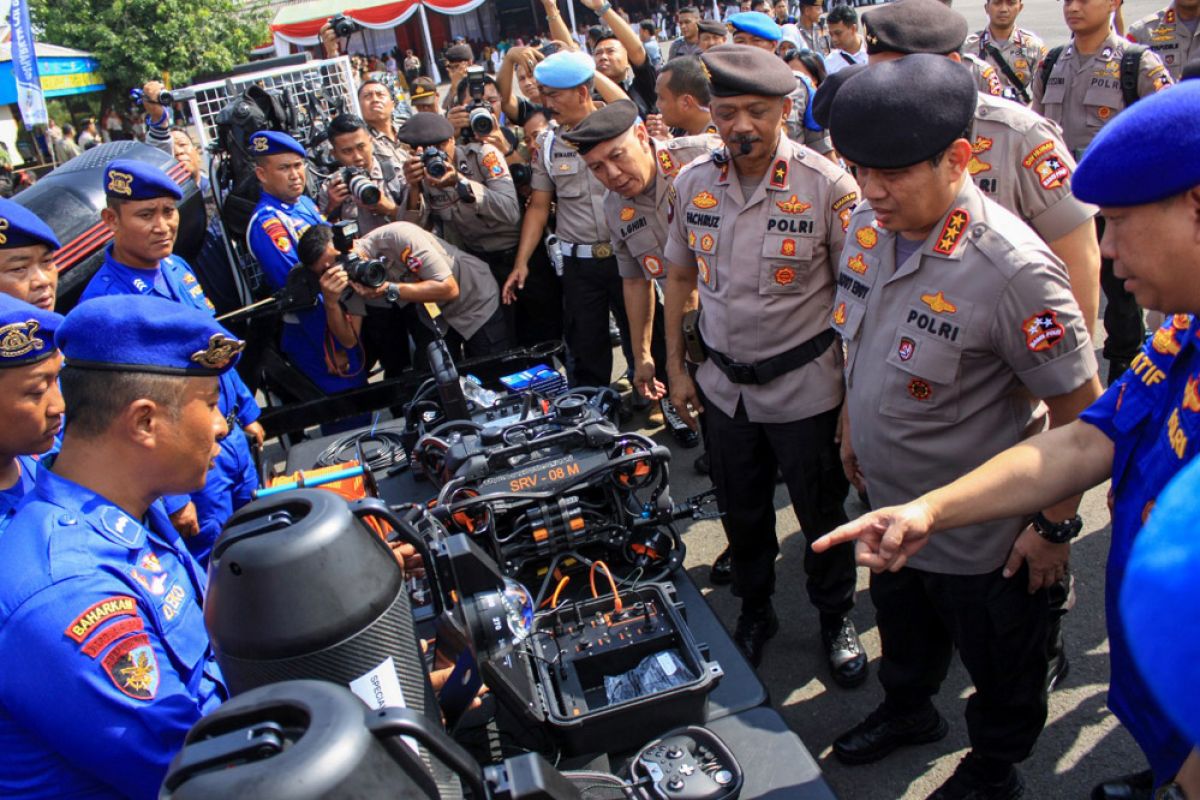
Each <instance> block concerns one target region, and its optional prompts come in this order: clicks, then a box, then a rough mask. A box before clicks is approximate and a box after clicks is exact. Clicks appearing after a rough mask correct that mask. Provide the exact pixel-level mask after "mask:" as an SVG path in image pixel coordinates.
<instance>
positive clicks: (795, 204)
mask: <svg viewBox="0 0 1200 800" xmlns="http://www.w3.org/2000/svg"><path fill="white" fill-rule="evenodd" d="M775 205H777V206H779V210H780V211H782V212H783V213H785V214H803V213H804V212H805V211H808V210H809V209H810V208H812V203H806V202H804V201H803V200H801V199H800V198H799V197H797V196H796V195H792V196H791V197H789V198H788V199H787V200H776V201H775Z"/></svg>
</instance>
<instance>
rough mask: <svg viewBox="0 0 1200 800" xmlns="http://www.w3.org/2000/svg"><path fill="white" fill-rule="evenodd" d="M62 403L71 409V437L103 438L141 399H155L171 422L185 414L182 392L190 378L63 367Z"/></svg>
mask: <svg viewBox="0 0 1200 800" xmlns="http://www.w3.org/2000/svg"><path fill="white" fill-rule="evenodd" d="M58 380H59V386H60V387H61V388H62V395H63V404H64V405H66V407H67V408H69V409H70V415H69V416H68V417H67V418H66V420H67V422H66V424H67V432H68V434H70V435H76V436H82V437H83V438H85V439H92V438H95V437H97V436H100V435H101V434H103V433H104V432H105V431H107V430H108V429H109V427H110V426H111V425H112V424H113V421H114V420H116V418H117V417H118V416H119V415H120V414H121V412H123V411H124V410H125V409H127V408H129V406H130V405H132V404H133V403H134V402H136V401H138V400H143V399H146V400H153V401H154V403H155V404H156V405H159V406H162V407H163V408H165V409H166V411H167V415H168V416H169V417H170V418H171V419H172V420H176V419H179V416H180V414H181V413H182V412H183V408H182V405H183V392H184V389H185V387H186V386H187V383H186V381H187V378H186V377H183V376H177V375H157V374H154V373H149V372H117V371H113V370H98V369H86V368H83V367H73V366H71V365H69V364H68V365H64V366H63V368H62V372H60V373H59V375H58Z"/></svg>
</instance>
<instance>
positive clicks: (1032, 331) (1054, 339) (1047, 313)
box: [1024, 309, 1067, 353]
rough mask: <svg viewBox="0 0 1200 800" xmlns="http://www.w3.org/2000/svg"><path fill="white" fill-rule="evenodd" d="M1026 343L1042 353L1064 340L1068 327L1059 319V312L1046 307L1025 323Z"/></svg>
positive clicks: (1030, 347) (1033, 349) (1033, 350)
mask: <svg viewBox="0 0 1200 800" xmlns="http://www.w3.org/2000/svg"><path fill="white" fill-rule="evenodd" d="M1024 333H1025V345H1026V347H1028V348H1029V349H1030V350H1031V351H1032V352H1034V353H1042V352H1045V351H1046V350H1049V349H1050V348H1052V347H1054V345H1056V344H1058V343H1059V342H1061V341H1062V339H1063V336H1065V335H1066V333H1067V331H1066V328H1064V327H1063V326H1062V323H1060V322H1059V321H1058V312H1056V311H1051V310H1049V309H1045V310H1043V311H1039V312H1038V313H1037V314H1034V315H1033V316H1032V317H1030V318H1029V319H1027V320H1025V323H1024Z"/></svg>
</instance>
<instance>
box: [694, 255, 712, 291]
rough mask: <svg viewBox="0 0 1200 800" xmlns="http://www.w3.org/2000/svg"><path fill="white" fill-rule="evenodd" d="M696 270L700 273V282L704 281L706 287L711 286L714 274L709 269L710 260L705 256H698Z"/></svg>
mask: <svg viewBox="0 0 1200 800" xmlns="http://www.w3.org/2000/svg"><path fill="white" fill-rule="evenodd" d="M696 269H697V270H698V271H699V273H700V280H702V281H704V285H705V286H711V285H712V282H711V278H712V272H711V271H710V270H709V267H708V259H706V258H705V257H704V256H696Z"/></svg>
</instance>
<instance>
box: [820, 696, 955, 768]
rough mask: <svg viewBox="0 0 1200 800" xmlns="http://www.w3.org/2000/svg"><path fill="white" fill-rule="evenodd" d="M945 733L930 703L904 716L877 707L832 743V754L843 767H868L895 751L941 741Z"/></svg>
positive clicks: (887, 708)
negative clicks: (848, 765) (863, 765)
mask: <svg viewBox="0 0 1200 800" xmlns="http://www.w3.org/2000/svg"><path fill="white" fill-rule="evenodd" d="M949 731H950V726H949V725H947V724H946V720H944V719H942V715H941V714H939V713H938V712H937V709H936V708H934V707H933V703H928V702H927V703H926V704H925V705H923V706H921V707H920V708H918V709H916V710H914V711H906V712H897V711H894V710H892V709H891V708H890V707H888V704H887V703H880V704H879V707H878V708H876V709H875V710H874V711H872V712H871V713H870V714H869V715H868V716H867V718H866V719H865V720H863V721H862V722H860V723H859V724H857V725H855V726H854V727H853V728H851V729H850V730H848V731H846V732H845V733H843V734H842V735H841V736H839V737H838V738H837V739H834V741H833V754H834V755H835V756H837V758H838V761H841V762H842V763H843V764H850V765H852V766H853V765H856V764H870V763H871V762H873V761H878V760H879V759H881V758H883V757H884V756H886V755H888V754H889V753H891V752H892V751H893V750H895V749H897V748H899V747H907V746H908V745H914V744H925V743H927V742H936V741H939V740H941V739H944V738H946V734H947V733H948V732H949Z"/></svg>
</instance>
